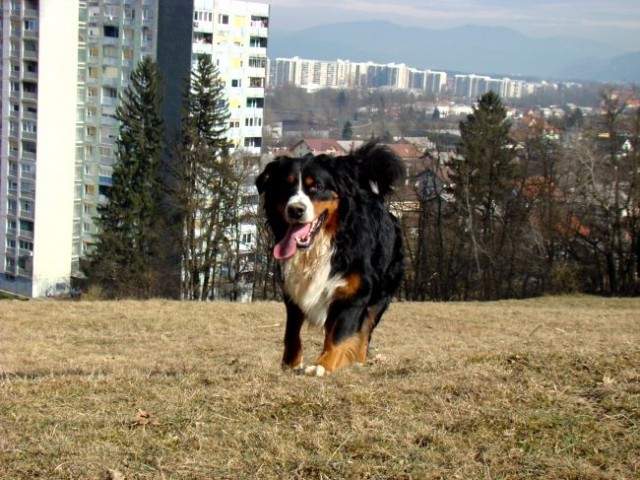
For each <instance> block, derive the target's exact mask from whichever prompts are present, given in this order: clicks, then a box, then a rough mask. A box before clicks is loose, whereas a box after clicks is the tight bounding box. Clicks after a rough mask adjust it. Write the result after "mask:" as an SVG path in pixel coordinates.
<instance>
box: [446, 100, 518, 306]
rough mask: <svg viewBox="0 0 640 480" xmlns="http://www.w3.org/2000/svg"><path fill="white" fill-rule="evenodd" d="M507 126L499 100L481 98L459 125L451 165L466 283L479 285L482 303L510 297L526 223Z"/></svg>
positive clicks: (505, 115)
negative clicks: (457, 147) (465, 254)
mask: <svg viewBox="0 0 640 480" xmlns="http://www.w3.org/2000/svg"><path fill="white" fill-rule="evenodd" d="M510 127H511V124H510V122H509V121H508V120H507V114H506V109H505V107H504V106H503V105H502V101H501V100H500V97H499V96H498V95H497V94H496V93H495V92H493V91H489V92H488V93H486V94H484V95H483V96H482V97H480V99H479V100H478V104H477V106H476V107H474V109H473V113H471V114H469V115H468V116H467V119H466V120H465V121H462V122H460V135H461V142H460V153H461V156H460V158H458V159H456V160H455V161H454V162H453V164H452V167H453V175H452V177H453V180H454V184H455V189H454V193H455V196H456V203H457V206H458V209H459V213H460V220H461V222H462V223H461V234H462V235H465V236H466V237H467V238H468V242H469V248H468V249H467V250H468V251H469V252H470V253H471V257H470V258H469V259H468V262H469V263H468V266H469V275H470V276H469V280H468V282H469V283H470V284H471V283H474V282H482V283H481V284H482V285H484V286H485V288H484V291H483V292H482V293H481V298H483V299H491V298H497V297H502V296H509V295H512V294H513V292H511V291H509V289H511V288H513V286H512V285H511V284H510V279H511V278H512V275H513V268H514V265H515V263H514V262H515V254H516V250H517V249H518V248H519V247H520V246H521V245H520V244H519V242H518V238H519V236H520V234H521V229H522V228H523V226H524V220H525V219H526V212H524V211H523V210H522V204H523V203H522V202H520V201H519V200H521V199H520V190H519V189H521V187H522V185H523V183H524V178H523V177H522V174H523V173H524V172H523V171H521V169H520V166H519V165H518V164H517V163H516V162H515V161H514V155H513V150H512V148H511V146H510V139H509V130H510ZM472 272H473V273H472Z"/></svg>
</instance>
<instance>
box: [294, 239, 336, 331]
mask: <svg viewBox="0 0 640 480" xmlns="http://www.w3.org/2000/svg"><path fill="white" fill-rule="evenodd" d="M332 254H333V251H332V249H331V240H330V238H328V237H327V236H326V235H324V234H323V233H320V234H318V237H317V238H316V240H315V242H314V243H313V246H312V247H311V248H310V249H309V250H304V251H298V252H297V253H296V254H295V255H294V256H293V257H292V258H290V259H289V260H286V261H285V262H284V263H283V266H282V273H283V276H284V290H285V292H286V293H287V295H289V297H290V298H291V300H293V301H294V302H295V303H296V305H298V307H300V309H301V310H302V311H303V313H304V314H305V315H306V317H307V320H308V321H309V322H310V323H312V324H313V325H316V326H318V327H321V326H323V325H324V323H325V321H326V319H327V314H328V312H329V307H330V305H331V302H332V301H333V297H334V294H335V291H336V290H337V289H338V288H340V287H344V286H345V285H346V284H347V281H346V280H345V279H344V278H343V277H342V276H336V275H334V276H331V255H332Z"/></svg>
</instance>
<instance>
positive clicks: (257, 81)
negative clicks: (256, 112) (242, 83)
mask: <svg viewBox="0 0 640 480" xmlns="http://www.w3.org/2000/svg"><path fill="white" fill-rule="evenodd" d="M249 87H251V88H264V78H260V77H251V78H250V79H249Z"/></svg>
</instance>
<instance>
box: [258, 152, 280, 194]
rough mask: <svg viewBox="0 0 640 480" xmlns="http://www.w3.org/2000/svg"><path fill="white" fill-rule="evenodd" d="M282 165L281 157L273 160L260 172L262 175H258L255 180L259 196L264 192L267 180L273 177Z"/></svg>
mask: <svg viewBox="0 0 640 480" xmlns="http://www.w3.org/2000/svg"><path fill="white" fill-rule="evenodd" d="M282 163H283V157H278V158H276V159H275V160H273V161H271V162H269V163H268V164H267V166H266V167H264V170H263V171H262V173H261V174H260V175H258V178H256V188H257V189H258V193H259V194H262V192H264V191H265V189H266V188H267V184H268V182H269V179H271V178H272V177H273V175H274V174H275V173H276V172H277V170H278V168H280V166H281V165H282Z"/></svg>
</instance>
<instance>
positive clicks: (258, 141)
mask: <svg viewBox="0 0 640 480" xmlns="http://www.w3.org/2000/svg"><path fill="white" fill-rule="evenodd" d="M244 146H245V147H254V148H257V147H261V146H262V137H248V138H245V139H244Z"/></svg>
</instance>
